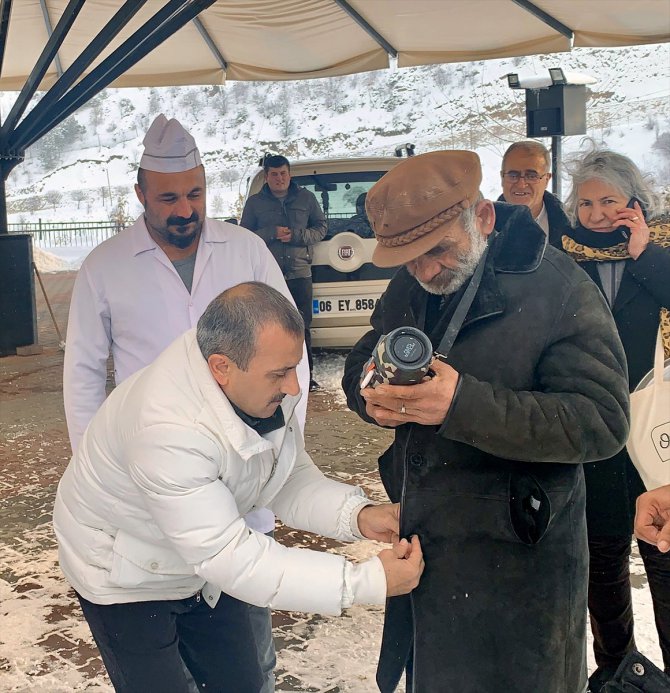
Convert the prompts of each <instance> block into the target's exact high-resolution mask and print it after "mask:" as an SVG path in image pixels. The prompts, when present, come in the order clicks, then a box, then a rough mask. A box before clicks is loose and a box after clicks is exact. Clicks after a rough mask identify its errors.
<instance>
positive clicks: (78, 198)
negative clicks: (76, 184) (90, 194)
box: [70, 190, 86, 209]
mask: <svg viewBox="0 0 670 693" xmlns="http://www.w3.org/2000/svg"><path fill="white" fill-rule="evenodd" d="M70 197H71V198H72V200H73V201H74V202H76V203H77V209H79V207H80V205H81V203H82V202H83V201H84V200H85V199H86V193H85V192H84V191H83V190H73V191H72V192H71V193H70Z"/></svg>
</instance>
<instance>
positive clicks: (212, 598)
mask: <svg viewBox="0 0 670 693" xmlns="http://www.w3.org/2000/svg"><path fill="white" fill-rule="evenodd" d="M207 599H209V601H210V602H212V601H214V597H212V595H211V594H210V595H209V597H207Z"/></svg>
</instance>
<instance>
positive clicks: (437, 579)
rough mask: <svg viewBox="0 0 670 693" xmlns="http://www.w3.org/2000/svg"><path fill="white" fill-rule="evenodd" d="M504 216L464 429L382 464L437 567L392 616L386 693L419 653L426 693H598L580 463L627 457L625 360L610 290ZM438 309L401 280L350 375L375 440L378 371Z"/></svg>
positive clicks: (351, 399)
mask: <svg viewBox="0 0 670 693" xmlns="http://www.w3.org/2000/svg"><path fill="white" fill-rule="evenodd" d="M495 208H496V231H494V234H495V235H494V237H493V238H492V239H491V242H492V247H491V250H490V253H489V256H488V259H487V263H486V268H485V272H484V275H483V278H482V283H481V285H480V287H479V290H478V292H477V295H476V297H475V300H474V302H473V305H472V306H471V308H470V311H469V313H468V316H467V318H466V320H465V323H464V325H463V327H462V329H461V332H460V334H459V335H458V338H457V339H456V342H455V344H454V346H453V348H452V350H451V353H450V354H449V357H448V361H449V363H450V364H451V365H452V366H453V367H454V368H455V369H456V370H457V371H458V372H459V373H460V374H461V379H460V383H459V386H458V389H457V393H456V396H455V398H454V401H453V403H452V406H451V408H450V410H449V413H448V415H447V417H446V419H445V421H444V423H443V424H442V425H441V426H422V425H418V424H411V423H410V424H406V425H404V426H400V427H399V428H398V429H397V431H396V435H395V441H394V443H393V445H392V446H391V447H390V448H389V450H387V451H386V452H385V453H384V454H383V455H382V457H381V458H380V460H379V465H380V473H381V477H382V480H383V482H384V485H385V488H386V490H387V492H388V494H389V497H390V498H391V499H392V500H394V501H400V502H401V504H402V506H401V507H402V511H401V527H400V529H401V534H402V536H410V535H412V534H417V535H418V536H419V538H420V539H421V543H422V547H423V552H424V556H425V562H426V569H425V572H424V574H423V576H422V580H421V582H420V584H419V586H418V587H417V589H415V590H414V592H413V593H412V594H411V596H410V597H398V598H392V599H390V600H389V601H388V602H387V611H386V620H385V625H384V636H383V642H382V650H381V655H380V662H379V668H378V675H377V681H378V684H379V687H380V690H382V691H384V692H387V691H393V690H394V689H395V687H396V685H397V683H398V681H399V679H400V678H401V676H402V670H403V667H404V666H405V663H406V661H407V659H408V656H409V654H410V652H411V649H412V643H413V645H414V650H413V651H414V663H413V675H412V676H413V690H414V693H441V692H445V693H447V692H449V693H452V692H455V691H458V692H459V693H496V692H502V691H505V692H507V691H509V692H512V691H513V692H514V693H540V692H541V693H582V692H583V691H584V690H585V688H586V648H585V642H586V621H585V619H586V585H587V564H588V554H587V546H586V525H585V516H584V495H585V492H584V477H583V471H582V463H583V462H590V461H593V460H598V459H601V458H606V457H609V456H611V455H612V454H614V453H615V452H616V451H617V450H619V449H621V447H622V446H623V445H624V443H625V440H626V437H627V434H628V385H627V380H626V373H625V368H626V366H625V357H624V354H623V349H622V346H621V342H620V340H619V337H618V334H617V331H616V328H615V326H614V322H613V320H612V316H611V314H610V311H609V310H608V308H607V305H606V304H605V301H604V300H603V298H602V296H601V295H600V292H599V291H598V289H597V287H596V286H595V284H594V283H593V282H592V281H590V280H589V278H588V277H587V276H586V274H585V273H584V272H583V271H582V270H581V269H580V268H579V267H578V266H577V265H576V264H575V263H574V262H573V261H572V260H571V259H569V258H568V257H567V256H566V255H564V254H563V253H561V252H559V251H557V250H555V249H554V248H552V247H549V246H547V243H546V238H545V235H544V233H543V232H542V229H541V228H540V227H539V226H537V225H536V224H535V223H534V222H533V220H532V218H531V215H530V212H529V210H528V209H527V208H526V207H520V206H511V205H507V204H498V203H497V204H496V205H495ZM459 295H460V292H459ZM427 298H428V294H427V293H426V292H425V291H424V290H423V289H422V288H421V286H420V285H419V284H418V283H417V282H416V281H415V280H414V279H413V278H412V277H411V276H410V275H409V273H408V272H407V271H406V270H404V269H401V270H400V271H399V272H398V273H397V274H396V275H395V277H394V278H393V279H392V280H391V283H390V284H389V287H388V289H387V291H386V292H385V294H384V295H383V296H382V298H381V300H380V302H379V304H378V306H377V307H376V308H375V311H374V313H373V315H372V328H373V329H372V331H371V332H369V333H368V334H367V335H365V336H364V337H363V338H362V339H361V340H360V341H359V342H358V344H357V345H356V346H355V347H354V349H353V351H352V353H351V354H350V355H349V357H348V358H347V362H346V366H345V374H344V378H343V387H344V389H345V392H346V394H347V401H348V403H349V406H350V408H352V409H353V410H354V411H356V412H357V413H358V414H359V415H360V416H361V417H362V418H363V419H365V420H367V421H371V422H372V423H374V421H372V420H371V419H370V418H369V417H368V416H367V414H366V412H365V404H364V400H363V399H362V397H361V396H360V394H359V385H358V383H359V377H360V373H361V368H362V366H363V363H364V362H365V360H366V359H367V358H368V356H369V354H370V352H371V351H372V349H373V347H374V345H375V343H376V341H377V340H378V338H379V336H380V335H381V334H385V333H387V332H389V331H390V330H392V329H394V328H396V327H400V326H403V325H413V326H416V327H419V328H423V327H424V324H425V316H426V305H427ZM453 304H454V302H453V301H452V302H451V304H450V305H449V306H448V308H447V310H449V308H451V307H453ZM446 322H447V321H446V320H441V321H439V322H438V323H437V325H436V327H435V329H434V330H433V331H432V333H431V335H430V336H431V339H432V341H433V345H434V346H435V347H437V345H438V344H439V341H440V339H441V337H442V334H443V332H444V330H445V329H446Z"/></svg>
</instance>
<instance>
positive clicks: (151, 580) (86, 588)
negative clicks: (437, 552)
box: [54, 282, 423, 693]
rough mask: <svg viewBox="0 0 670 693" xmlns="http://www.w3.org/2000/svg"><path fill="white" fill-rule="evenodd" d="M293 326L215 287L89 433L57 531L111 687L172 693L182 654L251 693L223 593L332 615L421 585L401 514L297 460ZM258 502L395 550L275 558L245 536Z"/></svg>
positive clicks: (275, 295) (265, 298)
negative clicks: (189, 324) (364, 557)
mask: <svg viewBox="0 0 670 693" xmlns="http://www.w3.org/2000/svg"><path fill="white" fill-rule="evenodd" d="M303 334H304V327H303V323H302V318H301V317H300V315H299V314H298V312H297V310H296V309H295V308H294V306H292V305H291V303H290V302H289V301H288V300H287V299H286V298H285V297H284V296H282V295H281V294H280V293H279V292H278V291H276V290H275V289H273V288H271V287H269V286H267V285H265V284H261V283H257V282H247V283H244V284H240V285H238V286H236V287H233V288H231V289H228V290H227V291H225V292H224V293H222V294H221V295H220V296H218V297H217V298H216V299H214V301H212V303H211V304H210V305H209V307H208V308H207V310H206V311H205V313H204V314H203V316H202V317H201V318H200V320H199V321H198V327H197V333H196V330H190V331H189V332H186V333H185V334H184V335H183V336H182V337H179V338H178V339H177V340H176V341H175V342H173V343H172V345H171V346H170V347H168V348H167V349H166V350H165V351H164V352H163V353H162V354H161V355H160V356H159V357H158V358H157V359H156V361H155V362H154V363H152V364H151V365H150V366H148V367H147V368H145V369H143V370H141V371H139V372H138V373H136V374H135V375H133V376H131V377H130V378H128V379H127V380H126V381H124V382H123V383H122V384H121V385H119V386H118V387H117V388H116V390H114V392H113V393H112V394H111V395H110V397H109V398H108V399H107V400H106V401H105V403H104V404H103V405H102V407H101V408H100V410H99V411H98V413H97V414H96V415H95V416H94V418H93V420H92V421H91V423H90V425H89V426H88V428H87V429H86V432H85V434H84V436H83V439H82V442H81V444H80V446H79V448H78V450H77V452H76V454H75V455H74V457H73V458H72V461H71V462H70V464H69V466H68V468H67V470H66V471H65V474H64V475H63V478H62V480H61V482H60V485H59V487H58V493H57V496H56V503H55V507H54V528H55V531H56V534H57V536H58V541H59V558H60V564H61V568H62V570H63V572H64V573H65V576H66V577H67V579H68V581H69V582H70V584H71V585H72V586H73V587H74V589H75V590H76V592H77V595H78V597H79V600H80V603H81V605H82V609H83V611H84V615H85V616H86V619H87V621H88V622H89V625H90V627H91V631H92V632H93V636H94V638H95V640H96V643H97V644H98V647H99V649H100V651H101V654H102V658H103V661H104V662H105V666H106V667H107V670H108V672H109V675H110V678H111V680H112V683H113V684H114V687H115V689H116V691H119V692H122V693H130V692H131V691H153V690H155V691H161V693H164V692H174V693H182V692H183V691H186V690H187V681H186V676H185V674H184V671H183V668H182V665H181V660H182V659H183V661H184V662H185V663H186V666H187V667H188V669H189V670H190V672H191V674H192V675H193V678H194V680H195V681H196V683H197V685H198V687H199V688H200V689H201V690H206V691H240V692H242V693H246V692H247V691H248V692H249V693H253V692H254V691H258V690H260V688H261V686H262V676H261V671H260V668H259V664H258V657H257V656H256V652H255V645H254V640H253V635H252V632H251V629H250V628H249V629H248V631H245V630H244V628H239V629H236V630H235V632H234V633H229V632H226V630H227V629H226V626H225V618H223V616H224V615H225V610H226V606H227V598H228V596H231V597H234V598H236V599H239V600H243V601H245V602H249V603H251V604H256V605H259V606H270V607H272V608H275V609H290V610H300V611H316V612H320V613H324V614H339V613H340V611H341V609H342V608H346V607H348V606H351V605H352V604H355V603H377V604H381V603H383V602H384V599H385V598H386V597H387V596H392V595H398V594H404V593H407V592H409V591H411V590H412V589H413V588H414V587H415V586H416V585H417V584H418V581H419V577H420V575H421V572H422V570H423V559H422V555H421V548H420V545H419V541H418V539H417V538H416V537H414V538H412V542H411V544H409V543H408V542H407V541H406V540H402V541H398V506H397V505H389V504H386V505H372V504H371V503H370V501H369V500H368V499H367V498H366V497H365V495H364V494H363V492H362V491H361V489H359V488H358V487H354V486H349V485H347V484H342V483H339V482H335V481H331V480H329V479H326V478H325V477H324V475H323V474H322V473H321V472H320V471H319V470H318V468H317V467H316V466H315V465H314V463H313V462H312V460H311V458H310V457H309V455H308V454H307V453H306V452H305V449H304V443H303V440H302V435H301V433H300V427H299V426H298V425H297V423H296V420H295V417H294V415H293V411H294V408H295V405H296V403H297V401H298V399H299V395H300V388H299V386H298V381H297V377H296V367H297V365H298V362H299V361H300V359H301V356H302V349H303ZM255 507H268V508H270V509H272V510H273V511H274V512H275V513H276V514H277V515H278V516H279V518H280V519H281V520H282V521H283V522H284V523H286V524H287V525H289V526H291V527H296V528H300V529H305V530H309V531H312V532H316V533H318V534H322V535H324V536H328V537H333V538H336V539H340V540H348V541H353V540H355V539H361V538H364V537H367V538H369V539H376V540H379V541H387V542H391V541H392V542H393V543H394V546H393V548H392V549H387V550H384V551H382V552H381V553H380V554H379V555H378V556H377V557H375V558H373V559H371V560H369V561H366V562H364V563H361V564H353V563H350V562H347V561H345V559H344V558H343V557H342V556H338V555H335V554H330V553H325V552H315V551H310V550H307V549H297V548H286V547H283V546H281V545H279V544H278V543H277V542H275V541H274V540H273V539H271V538H270V537H268V536H266V535H264V534H262V533H259V532H255V531H253V530H251V529H249V528H248V527H247V525H246V524H245V522H244V520H243V519H242V516H243V515H244V514H245V513H247V512H249V511H250V510H252V509H253V508H255ZM228 630H230V629H228ZM222 645H224V646H223V647H222Z"/></svg>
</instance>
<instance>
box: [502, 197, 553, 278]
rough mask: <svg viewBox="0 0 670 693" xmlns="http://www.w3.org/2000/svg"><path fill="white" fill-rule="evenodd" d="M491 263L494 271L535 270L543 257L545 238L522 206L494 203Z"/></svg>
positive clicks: (523, 271) (526, 208) (528, 211)
mask: <svg viewBox="0 0 670 693" xmlns="http://www.w3.org/2000/svg"><path fill="white" fill-rule="evenodd" d="M493 205H494V207H495V211H496V221H495V232H497V234H496V237H495V238H494V239H492V240H493V243H494V246H493V248H492V249H491V250H492V253H493V263H494V267H495V269H496V271H497V272H508V273H525V272H534V271H535V270H536V269H537V268H538V267H539V265H540V262H541V261H542V258H543V257H544V250H545V248H546V247H547V237H546V235H545V233H544V231H543V230H542V229H541V228H540V227H539V226H538V225H537V224H536V223H535V221H534V220H533V217H532V215H531V213H530V210H529V209H528V207H526V206H525V205H510V204H507V203H506V202H494V203H493Z"/></svg>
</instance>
